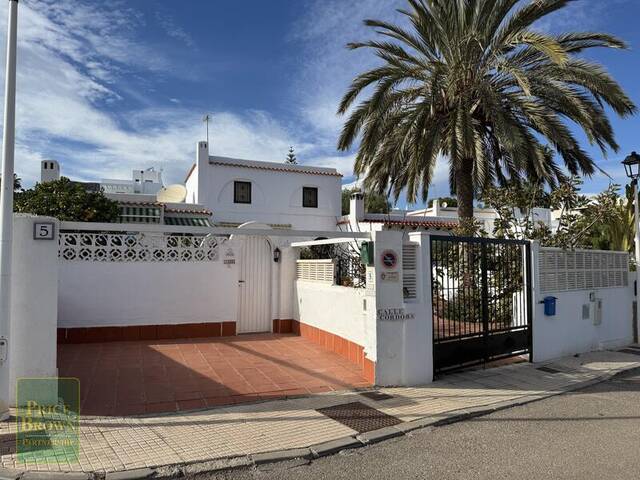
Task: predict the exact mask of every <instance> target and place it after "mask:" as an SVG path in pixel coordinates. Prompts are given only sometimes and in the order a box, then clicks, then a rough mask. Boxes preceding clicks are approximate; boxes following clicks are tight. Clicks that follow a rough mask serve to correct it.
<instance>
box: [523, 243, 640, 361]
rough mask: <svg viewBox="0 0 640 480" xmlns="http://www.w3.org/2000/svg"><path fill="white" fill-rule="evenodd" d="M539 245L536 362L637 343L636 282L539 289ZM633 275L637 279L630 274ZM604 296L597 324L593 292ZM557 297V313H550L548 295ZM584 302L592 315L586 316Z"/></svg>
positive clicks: (535, 251) (535, 256)
mask: <svg viewBox="0 0 640 480" xmlns="http://www.w3.org/2000/svg"><path fill="white" fill-rule="evenodd" d="M538 255H539V245H538V243H537V242H534V244H533V246H532V262H533V289H534V293H533V361H534V362H544V361H547V360H551V359H555V358H559V357H563V356H569V355H575V354H579V353H584V352H590V351H594V350H602V349H610V348H617V347H620V346H624V345H628V344H630V343H633V322H634V319H633V300H634V295H633V282H630V285H629V286H627V287H617V288H594V289H590V290H577V291H562V292H545V293H544V294H542V293H541V292H540V291H539V287H540V281H539V272H538ZM630 278H633V276H632V275H630ZM592 293H593V296H594V298H596V299H602V323H601V324H599V325H594V321H593V311H594V308H595V302H591V301H590V294H592ZM547 296H552V297H556V298H557V300H556V314H555V315H554V316H546V315H545V314H544V305H543V304H541V303H540V302H541V301H542V299H543V298H544V297H547ZM583 305H588V306H589V308H590V310H591V316H590V318H588V319H583V318H582V308H583Z"/></svg>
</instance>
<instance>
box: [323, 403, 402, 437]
mask: <svg viewBox="0 0 640 480" xmlns="http://www.w3.org/2000/svg"><path fill="white" fill-rule="evenodd" d="M317 411H318V412H320V413H322V414H323V415H326V416H327V417H329V418H331V419H333V420H335V421H336V422H340V423H341V424H343V425H346V426H347V427H349V428H351V429H353V430H355V431H356V432H358V433H364V432H370V431H372V430H378V429H379V428H384V427H392V426H393V425H398V424H399V423H402V420H400V419H398V418H396V417H392V416H391V415H387V414H386V413H384V412H381V411H380V410H377V409H375V408H373V407H370V406H368V405H365V404H364V403H361V402H352V403H345V404H343V405H336V406H334V407H327V408H319V409H318V410H317Z"/></svg>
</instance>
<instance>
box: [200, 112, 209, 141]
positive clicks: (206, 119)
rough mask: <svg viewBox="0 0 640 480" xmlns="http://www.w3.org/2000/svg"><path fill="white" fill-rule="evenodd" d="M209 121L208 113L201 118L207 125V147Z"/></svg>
mask: <svg viewBox="0 0 640 480" xmlns="http://www.w3.org/2000/svg"><path fill="white" fill-rule="evenodd" d="M210 120H211V115H209V114H208V113H207V114H206V115H205V116H204V117H202V121H203V122H204V123H206V125H207V145H209V121H210Z"/></svg>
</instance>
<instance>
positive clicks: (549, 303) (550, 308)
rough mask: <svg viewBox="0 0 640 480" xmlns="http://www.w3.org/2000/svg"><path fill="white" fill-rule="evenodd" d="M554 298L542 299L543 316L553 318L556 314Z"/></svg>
mask: <svg viewBox="0 0 640 480" xmlns="http://www.w3.org/2000/svg"><path fill="white" fill-rule="evenodd" d="M556 300H557V298H556V297H544V299H543V300H542V303H544V314H545V315H546V316H547V317H553V316H554V315H555V314H556Z"/></svg>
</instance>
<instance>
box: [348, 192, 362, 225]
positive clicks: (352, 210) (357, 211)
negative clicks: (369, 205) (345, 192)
mask: <svg viewBox="0 0 640 480" xmlns="http://www.w3.org/2000/svg"><path fill="white" fill-rule="evenodd" d="M360 220H364V194H363V193H362V192H353V193H352V194H351V199H350V201H349V222H350V223H351V224H352V225H356V224H357V223H358V222H359V221H360Z"/></svg>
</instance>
